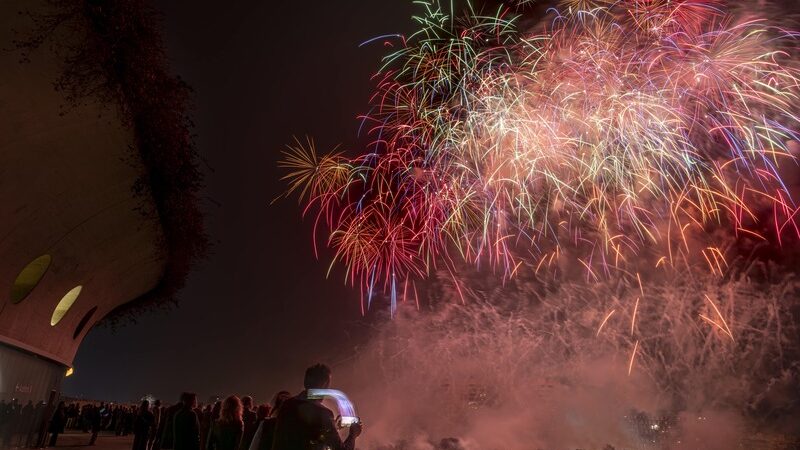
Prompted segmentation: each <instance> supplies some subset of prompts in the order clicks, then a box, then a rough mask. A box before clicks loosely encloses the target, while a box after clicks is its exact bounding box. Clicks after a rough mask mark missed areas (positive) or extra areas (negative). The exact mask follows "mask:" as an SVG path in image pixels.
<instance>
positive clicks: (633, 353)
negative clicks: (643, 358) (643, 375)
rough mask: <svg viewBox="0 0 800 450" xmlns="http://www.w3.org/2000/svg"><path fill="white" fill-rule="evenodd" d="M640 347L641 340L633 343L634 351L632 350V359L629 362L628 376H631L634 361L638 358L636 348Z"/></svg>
mask: <svg viewBox="0 0 800 450" xmlns="http://www.w3.org/2000/svg"><path fill="white" fill-rule="evenodd" d="M638 349H639V341H636V343H635V344H633V351H632V352H631V361H630V362H629V363H628V376H630V375H631V372H632V371H633V361H634V360H635V359H636V350H638Z"/></svg>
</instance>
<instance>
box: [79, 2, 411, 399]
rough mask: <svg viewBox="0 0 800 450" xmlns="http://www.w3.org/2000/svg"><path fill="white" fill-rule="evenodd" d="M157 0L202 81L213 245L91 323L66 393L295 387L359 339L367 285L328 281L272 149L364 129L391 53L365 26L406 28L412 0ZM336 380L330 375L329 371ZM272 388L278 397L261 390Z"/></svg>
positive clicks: (323, 142) (167, 28) (182, 58)
mask: <svg viewBox="0 0 800 450" xmlns="http://www.w3.org/2000/svg"><path fill="white" fill-rule="evenodd" d="M206 3H207V4H203V2H198V1H196V0H169V1H166V0H162V1H160V2H158V3H157V5H158V7H159V8H160V9H161V10H162V11H163V14H164V24H163V25H164V26H163V29H164V37H165V40H166V45H167V48H168V53H169V57H170V59H171V63H172V69H173V71H174V72H175V73H177V74H179V75H180V76H182V77H183V78H184V79H185V80H187V81H188V83H189V84H190V85H191V86H192V87H193V88H194V91H195V97H194V101H195V107H194V119H195V122H196V129H195V132H196V134H197V145H198V148H199V151H200V154H201V156H202V158H203V159H204V160H205V163H206V165H207V168H206V169H205V170H206V173H207V174H206V188H205V190H204V192H203V193H202V194H203V196H204V200H205V210H206V213H207V218H206V222H207V228H208V232H209V234H210V236H211V238H212V240H213V241H214V242H215V245H214V248H213V249H212V254H211V255H210V257H209V258H208V259H207V260H206V261H205V262H204V263H203V264H202V265H201V266H200V267H198V268H197V269H196V270H195V271H194V273H193V274H192V275H191V276H190V278H189V280H188V283H187V287H186V288H185V289H184V290H183V291H182V292H181V294H180V296H179V298H180V301H181V306H180V307H179V308H178V309H175V310H173V311H171V312H168V313H151V314H148V315H146V316H143V317H140V318H139V320H138V323H137V324H136V325H128V326H125V327H123V328H121V329H119V330H117V331H116V332H112V331H111V330H110V329H108V328H96V329H94V330H92V331H91V332H90V333H89V335H88V337H87V338H86V339H85V341H84V343H83V345H82V347H81V349H80V350H79V352H78V355H77V358H76V360H75V370H76V373H75V375H74V376H73V377H71V378H68V379H67V381H66V382H65V386H64V389H65V393H67V394H69V395H80V396H83V397H85V398H91V399H98V400H118V401H127V400H134V399H137V398H140V397H141V396H143V395H145V394H153V395H155V396H156V397H159V398H163V399H166V400H167V401H173V400H174V399H175V398H176V397H177V396H178V394H179V393H180V392H181V391H182V390H194V391H196V392H198V394H199V395H200V399H201V400H202V401H205V400H206V399H207V398H208V397H209V396H210V395H228V394H230V393H237V394H240V395H245V394H252V395H255V396H256V400H257V401H259V402H264V401H267V400H268V399H269V398H271V396H272V394H273V393H274V392H275V391H277V390H280V389H289V390H292V391H296V390H299V389H300V388H301V384H302V373H303V370H304V368H305V367H307V366H308V365H309V364H311V363H314V362H317V361H322V362H327V363H329V364H331V365H332V366H334V368H335V366H336V363H337V360H341V358H346V356H347V355H348V353H349V352H351V351H352V349H353V348H354V346H356V345H358V343H359V342H360V340H361V339H363V333H360V332H353V331H352V330H357V329H360V328H359V327H356V326H355V323H356V322H358V321H359V320H361V317H360V312H359V306H358V296H359V294H358V291H357V290H356V289H352V288H349V287H347V286H345V285H344V283H343V278H342V273H341V272H337V273H336V274H335V275H334V276H333V277H332V278H331V279H326V270H327V261H326V259H325V258H324V257H323V258H322V260H321V261H317V260H316V259H315V258H314V255H313V250H312V240H311V220H305V221H303V220H302V219H301V217H300V209H299V207H298V204H297V201H296V199H294V198H292V199H284V200H279V201H277V202H275V203H274V204H271V201H272V200H273V199H274V198H276V197H277V196H279V195H280V194H282V193H283V191H284V190H285V187H284V185H283V184H282V182H281V181H280V180H279V178H280V176H281V175H282V172H281V171H280V170H279V169H278V168H277V166H276V161H277V160H278V158H279V157H280V152H281V150H283V149H284V148H285V145H286V144H287V143H290V142H291V141H292V139H293V136H298V137H300V138H304V137H305V136H306V135H308V136H311V137H313V138H314V139H315V140H316V142H317V144H318V147H319V149H320V150H321V151H327V150H329V149H330V148H331V147H332V146H334V145H336V144H341V145H342V146H343V148H348V147H353V146H354V145H355V144H356V142H357V141H358V139H357V137H356V135H357V130H358V120H357V119H356V116H357V115H358V114H360V113H363V112H365V110H366V108H367V103H368V98H369V94H370V90H371V87H372V84H371V83H370V76H371V75H372V73H373V72H374V71H375V69H376V68H377V67H378V64H379V59H380V56H381V55H383V54H384V53H385V50H384V49H383V48H382V45H381V44H380V43H376V44H372V45H369V46H365V47H362V48H359V44H360V43H361V42H363V41H366V40H368V39H370V38H372V37H375V36H379V35H383V34H389V33H407V32H409V31H411V30H412V29H413V23H412V21H411V19H410V16H411V15H412V14H413V13H415V12H417V11H418V10H417V9H416V7H414V6H413V5H412V2H411V1H409V0H381V1H375V0H339V1H317V2H306V1H297V0H280V1H277V0H270V1H264V0H247V1H244V0H240V1H237V2H231V3H230V4H228V5H226V6H225V7H221V6H220V4H219V3H217V2H206ZM334 382H335V373H334ZM268 397H269V398H268Z"/></svg>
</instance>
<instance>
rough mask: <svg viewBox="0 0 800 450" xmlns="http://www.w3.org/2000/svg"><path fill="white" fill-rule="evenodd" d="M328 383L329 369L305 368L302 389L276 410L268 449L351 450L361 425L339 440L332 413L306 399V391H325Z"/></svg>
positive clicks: (325, 367) (319, 365)
mask: <svg viewBox="0 0 800 450" xmlns="http://www.w3.org/2000/svg"><path fill="white" fill-rule="evenodd" d="M330 384H331V369H330V368H328V366H326V365H324V364H315V365H313V366H311V367H309V368H308V369H306V373H305V377H304V379H303V387H304V388H305V390H303V392H301V393H300V394H298V395H297V396H295V397H293V398H290V399H288V400H286V401H284V402H283V405H281V408H280V410H279V411H278V420H277V422H276V424H275V434H274V438H273V443H272V450H316V449H322V448H329V449H330V450H354V449H355V444H356V438H357V437H358V436H359V435H360V434H361V431H362V426H361V424H360V423H354V424H353V425H351V426H350V432H349V434H348V436H347V438H346V439H345V440H344V441H342V439H341V437H340V436H339V432H338V431H337V429H336V424H335V422H334V415H333V412H332V411H331V410H330V409H328V408H326V407H325V406H323V405H322V399H310V398H308V390H309V389H327V388H328V387H329V386H330Z"/></svg>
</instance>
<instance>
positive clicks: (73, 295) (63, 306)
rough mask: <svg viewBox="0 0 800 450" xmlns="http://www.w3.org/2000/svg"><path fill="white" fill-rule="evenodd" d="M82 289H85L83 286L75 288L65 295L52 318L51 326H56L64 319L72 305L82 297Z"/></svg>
mask: <svg viewBox="0 0 800 450" xmlns="http://www.w3.org/2000/svg"><path fill="white" fill-rule="evenodd" d="M81 289H83V286H75V287H74V288H72V290H70V291H69V292H67V293H66V294H64V296H63V297H62V298H61V301H60V302H58V305H56V309H55V310H54V311H53V317H52V318H50V325H51V326H55V325H56V324H57V323H58V322H60V321H61V319H63V318H64V316H65V315H66V314H67V312H68V311H69V309H70V308H71V307H72V304H73V303H75V300H77V299H78V296H79V295H81Z"/></svg>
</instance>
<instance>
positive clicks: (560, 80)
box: [282, 0, 800, 327]
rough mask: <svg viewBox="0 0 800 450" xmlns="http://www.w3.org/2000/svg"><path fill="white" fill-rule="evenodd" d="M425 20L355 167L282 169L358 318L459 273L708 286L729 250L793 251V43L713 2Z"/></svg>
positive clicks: (308, 162)
mask: <svg viewBox="0 0 800 450" xmlns="http://www.w3.org/2000/svg"><path fill="white" fill-rule="evenodd" d="M421 3H422V5H423V6H424V9H425V11H424V14H423V15H421V16H419V17H415V18H414V19H415V20H416V22H417V23H418V24H419V26H420V29H419V31H417V32H416V33H414V34H413V35H411V36H408V37H395V38H391V39H394V40H396V41H397V42H393V45H392V46H390V47H391V48H393V51H392V52H391V53H390V54H389V55H387V56H386V57H385V59H384V64H383V65H382V67H381V68H380V70H379V72H378V73H377V74H376V75H375V80H376V91H375V93H374V95H373V97H372V109H371V111H370V113H369V114H367V115H365V116H364V117H363V127H365V128H366V129H367V130H368V132H369V135H370V136H372V137H373V142H372V144H370V145H369V146H368V148H367V149H366V152H364V153H363V154H361V155H359V156H356V157H348V156H345V154H344V153H338V154H331V155H326V156H319V155H317V153H316V151H315V149H314V148H313V146H312V145H310V144H309V145H300V144H298V145H296V146H293V147H290V149H289V151H288V152H287V153H286V157H285V159H284V160H283V161H282V166H283V167H285V168H287V169H288V170H289V172H288V174H287V176H286V179H287V181H288V182H289V185H290V192H291V191H298V192H300V198H301V200H303V201H305V202H306V207H305V211H310V210H312V209H313V208H316V211H317V213H316V214H317V219H316V222H315V223H316V224H317V228H318V231H320V229H321V230H322V231H324V233H323V234H324V235H326V236H327V240H326V244H327V245H329V246H330V247H331V248H332V249H333V252H334V258H333V259H334V261H333V262H340V263H342V264H343V265H344V267H345V268H346V273H347V275H346V276H347V279H348V281H349V282H350V283H352V284H354V285H358V286H360V288H361V290H362V292H363V293H364V294H365V296H366V302H365V303H366V305H364V306H366V307H368V306H369V303H370V301H371V299H372V297H373V295H374V293H375V292H376V291H381V292H388V293H389V294H390V296H391V302H392V311H394V308H395V305H396V301H397V298H398V296H401V297H406V296H408V294H409V293H413V292H415V285H414V280H416V279H420V278H425V277H426V276H427V275H428V274H429V273H431V271H432V270H433V269H434V268H436V267H438V266H444V267H446V268H452V267H455V266H454V264H453V262H454V261H455V259H456V258H458V259H464V260H467V261H470V262H472V263H475V264H477V265H489V266H490V267H491V268H492V270H495V271H496V272H497V273H499V274H500V275H501V276H502V277H503V278H504V279H506V278H508V277H512V276H514V274H515V273H516V272H517V271H519V270H535V271H537V272H538V271H540V270H548V269H550V270H563V267H564V266H565V264H564V261H565V260H568V259H571V260H572V261H574V263H575V264H574V265H575V266H578V267H582V268H584V273H585V277H586V278H587V279H589V280H599V279H601V278H603V277H606V276H609V275H611V274H614V273H621V274H638V273H639V272H640V266H641V265H642V264H644V263H643V261H648V264H649V261H652V262H653V265H654V266H655V267H663V268H668V267H673V266H675V265H676V264H678V263H680V262H686V261H690V260H693V259H698V260H700V261H705V263H706V264H707V266H708V268H709V269H710V270H711V271H712V272H713V273H719V274H722V273H723V272H724V270H725V265H726V263H725V252H724V251H723V250H721V249H722V248H724V247H725V245H726V242H727V241H729V240H730V237H731V236H739V235H744V236H749V237H751V238H752V239H758V240H765V241H774V242H776V243H781V240H782V238H783V237H785V236H787V235H800V229H799V228H798V225H797V222H796V219H797V213H798V207H797V205H796V204H795V202H794V200H793V198H792V189H791V187H789V186H787V185H786V184H785V183H784V181H783V176H782V174H783V173H785V171H786V170H796V157H797V155H794V154H793V153H792V152H791V151H790V148H792V147H793V146H795V144H794V143H795V142H796V141H797V140H799V139H800V138H799V137H798V131H799V130H800V124H798V115H797V111H796V106H795V105H796V103H797V101H798V94H800V83H799V82H800V65H798V64H797V61H796V60H795V59H794V58H793V54H794V52H795V51H796V50H797V44H796V43H795V35H794V33H792V32H789V31H786V30H784V29H780V28H777V27H774V26H771V25H770V24H769V23H768V22H766V21H764V20H758V19H754V18H752V17H751V18H748V19H739V18H737V17H736V16H734V15H733V14H732V13H730V12H728V11H726V10H725V9H724V7H723V4H722V2H719V1H714V0H705V1H701V0H698V1H688V0H687V1H661V0H635V1H624V2H611V1H572V0H566V1H564V2H563V3H562V5H561V7H559V8H558V9H556V10H551V11H550V13H549V15H548V16H547V17H546V18H545V19H543V21H542V22H541V23H540V24H537V25H535V26H533V27H528V28H527V29H520V27H519V25H518V24H519V23H520V21H519V19H518V17H517V16H514V15H513V10H510V9H503V8H501V9H499V10H498V11H496V12H495V13H493V14H485V13H482V12H479V11H476V10H475V9H473V8H472V7H468V8H467V11H466V12H465V13H464V14H462V15H459V16H455V15H453V14H450V13H447V12H446V11H445V10H444V9H443V8H442V7H441V6H440V5H439V4H438V2H436V1H428V2H421ZM523 3H524V2H523ZM520 4H522V3H520ZM398 44H399V45H398ZM767 222H769V225H770V226H769V229H767V227H765V224H766V223H767ZM717 229H728V230H731V233H727V234H724V235H723V237H721V238H720V237H717V234H716V233H714V232H713V231H714V230H717ZM559 267H561V269H559ZM629 276H635V275H629ZM363 303H364V302H362V304H363ZM711 320H713V319H711ZM723 320H724V319H723ZM714 323H716V322H714ZM631 327H633V324H632V325H631Z"/></svg>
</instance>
